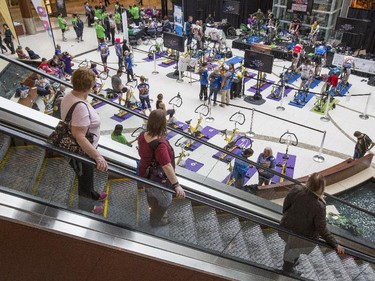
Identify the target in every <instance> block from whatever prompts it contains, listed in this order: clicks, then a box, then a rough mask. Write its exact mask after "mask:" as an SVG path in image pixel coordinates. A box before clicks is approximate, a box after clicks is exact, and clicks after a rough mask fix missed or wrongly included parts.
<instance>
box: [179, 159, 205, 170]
mask: <svg viewBox="0 0 375 281" xmlns="http://www.w3.org/2000/svg"><path fill="white" fill-rule="evenodd" d="M203 165H204V164H202V163H200V162H198V161H195V160H193V159H190V158H188V159H186V161H185V166H184V168H185V169H188V170H189V171H192V172H198V170H199V169H200V168H202V167H203Z"/></svg>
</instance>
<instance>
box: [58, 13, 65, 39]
mask: <svg viewBox="0 0 375 281" xmlns="http://www.w3.org/2000/svg"><path fill="white" fill-rule="evenodd" d="M57 21H58V23H59V27H60V29H61V33H62V40H63V41H67V39H66V37H65V31H67V25H66V20H65V19H64V18H63V17H62V14H61V13H59V14H58V16H57Z"/></svg>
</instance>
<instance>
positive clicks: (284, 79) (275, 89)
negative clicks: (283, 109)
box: [271, 67, 293, 99]
mask: <svg viewBox="0 0 375 281" xmlns="http://www.w3.org/2000/svg"><path fill="white" fill-rule="evenodd" d="M284 69H285V67H284V68H283V72H282V73H281V74H280V80H279V82H277V84H276V85H274V86H272V90H271V95H272V97H273V98H275V99H279V98H281V95H282V94H283V90H284V89H285V84H286V83H288V81H289V79H290V77H291V76H292V75H293V74H292V70H291V69H290V68H288V69H287V70H286V71H284Z"/></svg>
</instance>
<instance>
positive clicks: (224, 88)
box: [220, 63, 234, 107]
mask: <svg viewBox="0 0 375 281" xmlns="http://www.w3.org/2000/svg"><path fill="white" fill-rule="evenodd" d="M226 68H228V69H227V71H226V72H225V73H224V76H223V79H222V81H221V92H220V93H221V104H220V106H221V107H225V105H229V98H230V88H231V87H232V81H233V78H234V64H233V63H231V64H229V67H226Z"/></svg>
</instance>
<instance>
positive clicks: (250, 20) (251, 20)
mask: <svg viewBox="0 0 375 281" xmlns="http://www.w3.org/2000/svg"><path fill="white" fill-rule="evenodd" d="M256 21H257V19H256V17H255V16H254V15H252V14H249V17H248V18H247V27H248V28H251V27H253V26H254V25H255V23H256Z"/></svg>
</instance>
